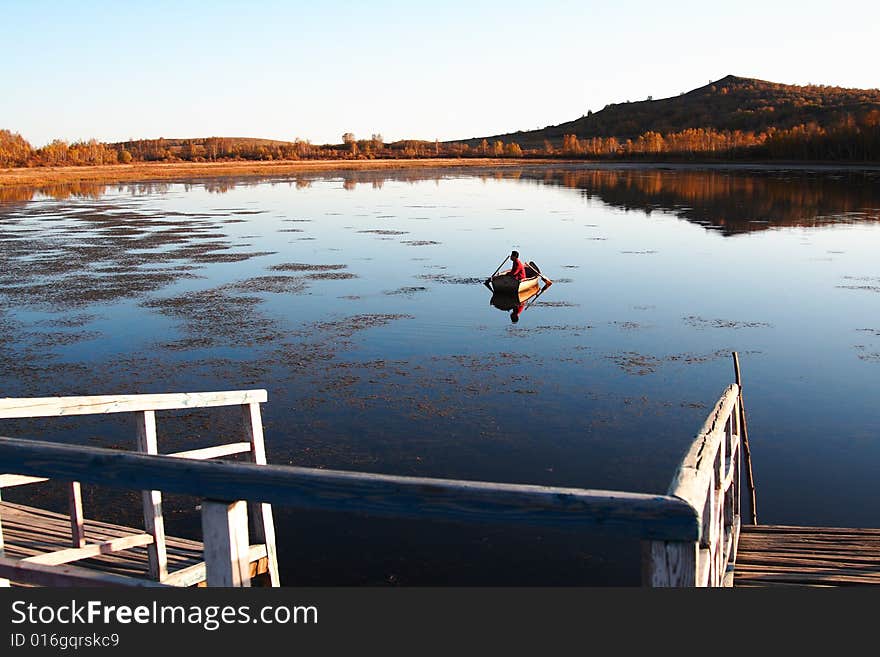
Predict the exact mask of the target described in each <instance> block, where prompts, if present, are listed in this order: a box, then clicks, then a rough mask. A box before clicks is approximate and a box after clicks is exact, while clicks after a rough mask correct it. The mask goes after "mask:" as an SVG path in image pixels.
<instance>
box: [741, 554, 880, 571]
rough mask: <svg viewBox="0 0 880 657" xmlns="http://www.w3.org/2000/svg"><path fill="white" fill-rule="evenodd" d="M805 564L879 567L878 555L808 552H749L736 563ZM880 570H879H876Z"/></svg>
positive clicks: (855, 567)
mask: <svg viewBox="0 0 880 657" xmlns="http://www.w3.org/2000/svg"><path fill="white" fill-rule="evenodd" d="M765 565H767V566H774V565H779V566H807V567H813V568H854V569H859V568H874V569H875V570H876V569H878V568H880V558H878V555H876V554H874V555H870V556H868V555H835V556H833V557H829V556H827V555H816V554H810V553H793V554H787V553H779V552H770V553H767V554H764V553H761V554H749V555H747V556H745V557H742V556H741V557H740V560H739V562H738V564H737V566H738V567H740V568H742V569H746V568H758V567H760V566H765ZM878 572H880V571H878Z"/></svg>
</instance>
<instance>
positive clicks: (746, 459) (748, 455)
mask: <svg viewBox="0 0 880 657" xmlns="http://www.w3.org/2000/svg"><path fill="white" fill-rule="evenodd" d="M733 373H734V376H735V377H736V385H738V386H739V418H740V434H741V438H740V443H741V446H742V450H743V467H744V468H745V470H746V485H747V486H748V488H749V511H750V520H751V523H752V524H753V525H757V524H758V507H757V500H756V499H755V479H754V477H753V476H752V450H751V447H750V446H749V425H748V422H747V420H746V407H745V403H744V402H743V393H742V377H741V376H740V371H739V354H738V353H737V352H735V351H734V352H733Z"/></svg>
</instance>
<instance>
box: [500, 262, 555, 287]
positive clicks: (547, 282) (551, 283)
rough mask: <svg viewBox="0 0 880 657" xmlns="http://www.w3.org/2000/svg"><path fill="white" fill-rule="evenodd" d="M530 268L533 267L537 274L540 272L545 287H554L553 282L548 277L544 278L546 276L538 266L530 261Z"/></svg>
mask: <svg viewBox="0 0 880 657" xmlns="http://www.w3.org/2000/svg"><path fill="white" fill-rule="evenodd" d="M529 267H531V268H532V269H534V270H535V271H536V272H538V276H540V277H541V280H542V281H544V285H553V281H551V280H550V279H549V278H547V277H546V276H544V274H542V273H541V270H540V269H538V265H536V264H535V263H534V262H532V261H529ZM499 269H500V267H499Z"/></svg>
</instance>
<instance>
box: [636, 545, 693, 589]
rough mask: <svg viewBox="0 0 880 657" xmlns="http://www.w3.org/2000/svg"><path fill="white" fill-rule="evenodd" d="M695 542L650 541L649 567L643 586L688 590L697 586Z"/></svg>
mask: <svg viewBox="0 0 880 657" xmlns="http://www.w3.org/2000/svg"><path fill="white" fill-rule="evenodd" d="M698 552H699V545H698V544H697V542H696V541H693V542H680V541H651V546H650V550H649V557H650V565H649V567H648V568H647V571H646V572H645V574H646V576H647V577H646V579H645V580H644V581H643V582H642V583H643V585H645V586H649V587H651V588H658V587H660V588H665V587H675V588H689V587H694V586H696V585H697V579H696V575H697V559H698Z"/></svg>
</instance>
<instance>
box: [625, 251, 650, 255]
mask: <svg viewBox="0 0 880 657" xmlns="http://www.w3.org/2000/svg"><path fill="white" fill-rule="evenodd" d="M621 253H624V254H629V255H653V254H655V253H657V252H656V251H621Z"/></svg>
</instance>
